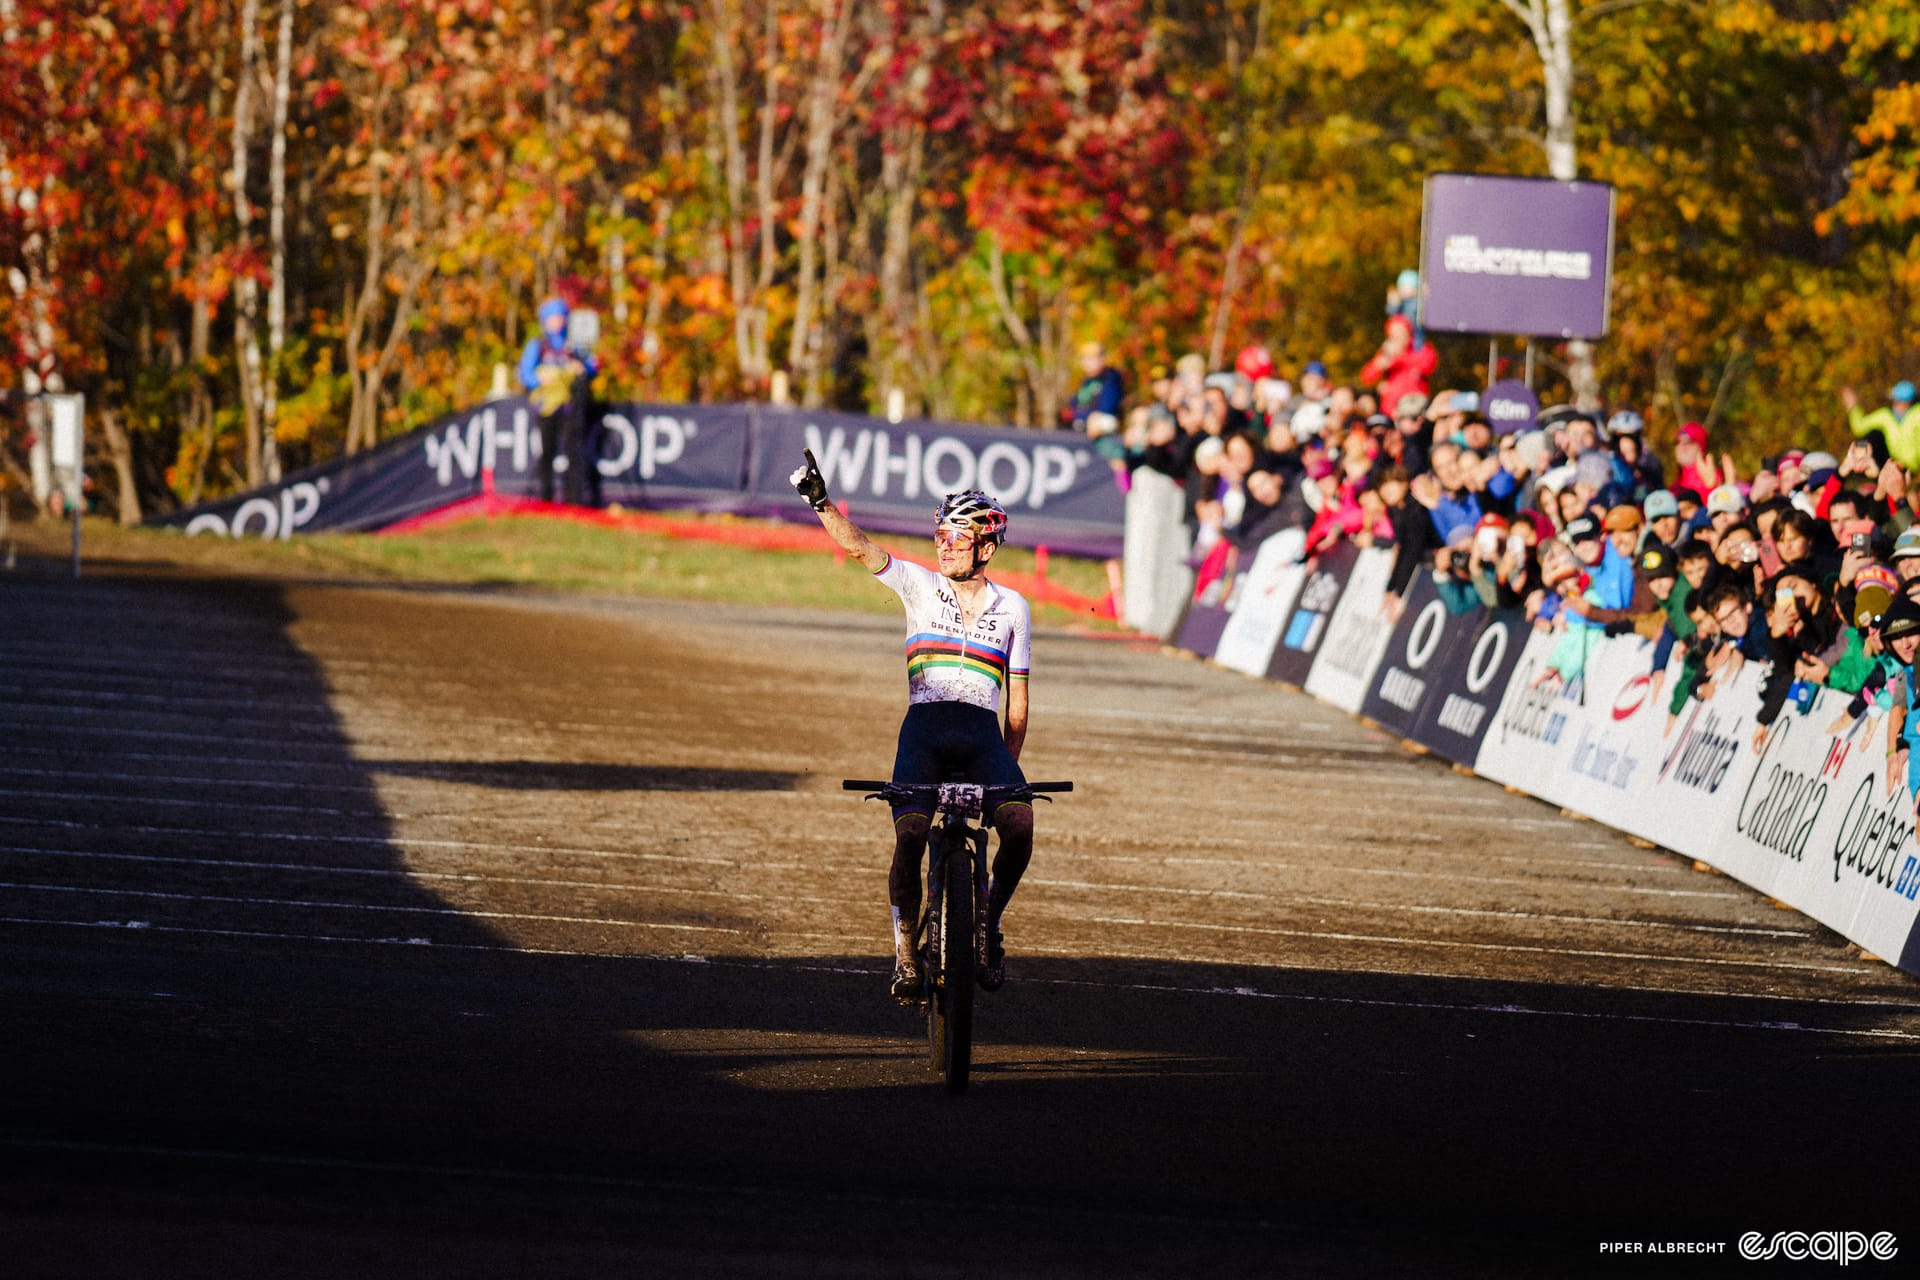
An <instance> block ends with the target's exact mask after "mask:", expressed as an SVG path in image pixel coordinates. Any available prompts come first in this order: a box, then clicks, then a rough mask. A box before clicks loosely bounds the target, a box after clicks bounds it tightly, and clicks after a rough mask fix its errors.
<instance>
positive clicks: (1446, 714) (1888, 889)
mask: <svg viewBox="0 0 1920 1280" xmlns="http://www.w3.org/2000/svg"><path fill="white" fill-rule="evenodd" d="M1376 555H1377V556H1378V557H1384V558H1385V559H1386V560H1387V562H1388V563H1390V560H1391V557H1390V556H1387V554H1386V553H1384V552H1381V553H1374V552H1371V551H1368V552H1360V553H1355V552H1354V551H1352V550H1351V549H1345V551H1344V554H1342V553H1341V551H1339V550H1336V551H1335V552H1332V553H1329V554H1328V555H1327V556H1324V557H1322V558H1321V560H1320V561H1319V562H1318V563H1316V564H1314V565H1312V566H1311V567H1309V566H1306V565H1299V564H1290V563H1287V562H1286V558H1285V557H1284V556H1283V554H1282V553H1281V552H1280V551H1279V550H1275V551H1274V552H1272V553H1271V554H1268V553H1267V548H1266V547H1263V548H1262V554H1261V555H1260V556H1257V557H1256V558H1255V561H1254V564H1253V566H1252V567H1251V568H1250V569H1249V570H1248V571H1247V573H1246V574H1245V575H1244V577H1243V579H1242V581H1241V582H1240V583H1239V584H1237V586H1236V589H1235V591H1234V593H1233V595H1232V597H1231V598H1230V604H1231V606H1232V607H1231V609H1230V610H1204V611H1203V610H1200V609H1197V608H1196V609H1192V610H1189V611H1188V614H1187V617H1186V619H1185V621H1184V623H1183V627H1182V642H1183V645H1185V646H1186V647H1190V648H1193V649H1194V651H1196V652H1204V651H1205V650H1206V647H1207V645H1208V644H1210V643H1214V641H1215V640H1216V639H1217V642H1218V651H1217V658H1216V660H1218V661H1221V662H1222V664H1223V665H1230V666H1232V667H1233V668H1234V669H1235V670H1240V671H1248V670H1256V669H1258V665H1259V660H1260V655H1261V653H1262V652H1263V651H1264V650H1265V649H1266V647H1267V646H1268V645H1269V644H1272V652H1273V657H1272V658H1271V660H1270V661H1269V662H1268V670H1269V672H1272V671H1273V670H1275V669H1276V668H1277V669H1281V670H1288V671H1294V670H1300V669H1301V667H1302V666H1304V668H1305V677H1304V679H1303V680H1302V681H1301V683H1302V684H1303V685H1304V686H1305V688H1306V689H1307V690H1308V691H1309V692H1311V693H1314V694H1316V695H1319V696H1322V697H1323V698H1324V699H1325V700H1327V701H1329V702H1332V703H1334V705H1342V706H1345V705H1347V704H1348V703H1352V702H1354V682H1355V681H1356V680H1359V679H1360V678H1361V673H1363V672H1364V673H1366V684H1365V685H1364V686H1362V688H1361V697H1360V699H1359V701H1358V702H1357V703H1355V704H1354V705H1356V706H1357V707H1358V708H1359V709H1360V711H1361V713H1362V714H1365V715H1367V716H1369V717H1370V718H1372V719H1374V720H1377V721H1378V722H1379V723H1380V724H1381V725H1382V726H1383V727H1385V728H1388V729H1389V730H1391V731H1394V732H1401V733H1403V736H1406V737H1408V738H1411V739H1412V740H1413V741H1415V742H1418V743H1420V744H1422V745H1424V746H1427V747H1429V748H1431V749H1432V750H1433V751H1434V752H1435V753H1436V754H1437V755H1439V756H1441V757H1442V758H1444V759H1448V760H1452V761H1455V762H1457V763H1461V764H1469V765H1471V766H1472V767H1473V769H1474V771H1475V772H1476V773H1479V774H1481V775H1482V776H1484V777H1486V778H1488V779H1490V780H1492V781H1495V782H1501V783H1504V784H1506V785H1509V786H1512V787H1515V788H1517V789H1519V790H1522V791H1525V792H1527V793H1529V794H1531V795H1534V796H1537V797H1539V798H1540V799H1542V800H1545V801H1547V802H1549V803H1551V804H1557V805H1560V806H1563V807H1565V808H1568V809H1570V810H1573V811H1574V812H1577V813H1580V814H1583V815H1585V816H1587V817H1591V818H1593V819H1595V820H1597V821H1600V822H1604V823H1607V824H1608V825H1611V826H1614V827H1617V828H1618V829H1620V830H1622V831H1626V832H1628V833H1630V834H1633V835H1636V836H1640V837H1641V838H1643V839H1646V840H1650V841H1653V842H1654V843H1656V844H1659V845H1661V846H1663V847H1665V848H1668V849H1671V850H1673V851H1674V852H1675V853H1678V854H1682V855H1685V856H1687V857H1691V858H1695V859H1698V860H1700V861H1702V862H1705V863H1708V864H1710V865H1712V866H1714V867H1717V868H1719V869H1720V870H1722V871H1724V872H1726V873H1727V874H1728V875H1730V876H1733V877H1734V878H1736V879H1738V880H1740V881H1742V882H1744V883H1746V884H1748V885H1750V886H1752V887H1754V888H1755V889H1758V890H1760V891H1761V892H1763V893H1766V894H1768V895H1770V896H1772V897H1774V898H1776V899H1778V900H1779V901H1781V902H1784V903H1786V904H1788V905H1790V906H1793V907H1796V908H1798V909H1800V910H1801V911H1804V912H1806V913H1807V914H1808V915H1809V916H1812V917H1813V918H1814V919H1816V920H1818V921H1820V922H1821V923H1823V924H1825V925H1827V926H1828V927H1830V928H1832V929H1834V930H1836V931H1837V932H1839V933H1841V934H1842V935H1844V936H1845V937H1847V938H1849V939H1851V940H1852V941H1854V942H1856V943H1858V944H1859V945H1860V946H1861V947H1862V948H1864V949H1865V950H1866V951H1868V952H1870V953H1871V954H1873V955H1875V956H1879V957H1881V958H1883V959H1885V960H1888V961H1890V962H1892V963H1895V964H1897V965H1898V966H1899V967H1900V968H1902V969H1905V970H1907V971H1908V972H1913V973H1920V845H1917V844H1916V842H1915V825H1916V822H1915V802H1914V797H1913V796H1912V795H1911V794H1910V793H1909V791H1908V789H1907V786H1906V780H1905V779H1904V778H1898V779H1893V780H1889V779H1888V778H1887V776H1886V769H1887V755H1886V751H1885V742H1886V733H1887V728H1886V721H1885V717H1884V716H1883V715H1879V714H1869V715H1867V716H1866V717H1864V718H1862V719H1861V720H1860V721H1858V722H1855V723H1853V724H1852V725H1851V726H1848V725H1847V724H1845V723H1844V722H1843V718H1842V712H1843V710H1844V708H1845V707H1846V705H1847V703H1848V701H1849V699H1848V697H1847V695H1845V694H1841V693H1838V692H1834V691H1829V690H1821V691H1820V692H1819V693H1818V694H1817V696H1816V697H1815V698H1814V699H1813V702H1812V706H1811V707H1810V708H1808V709H1807V710H1805V711H1801V710H1799V709H1797V708H1796V707H1795V706H1794V705H1793V704H1792V703H1789V704H1788V706H1787V708H1786V709H1785V710H1784V711H1783V712H1782V713H1781V715H1780V716H1779V717H1778V719H1777V720H1776V721H1775V723H1774V724H1773V725H1772V726H1771V727H1770V731H1769V732H1768V733H1767V734H1766V735H1765V737H1764V739H1763V740H1762V741H1761V742H1760V745H1759V749H1758V750H1756V749H1755V729H1756V727H1757V717H1758V713H1759V709H1760V688H1761V684H1762V682H1763V681H1764V680H1765V678H1766V675H1767V669H1766V668H1765V666H1764V665H1761V664H1756V663H1748V664H1746V665H1745V666H1743V667H1742V668H1741V669H1740V670H1739V671H1738V672H1737V673H1736V674H1735V675H1734V676H1733V677H1731V678H1730V679H1728V680H1726V681H1725V683H1724V686H1723V687H1721V688H1719V689H1717V690H1716V691H1715V692H1714V694H1713V696H1712V698H1711V699H1710V700H1709V701H1705V702H1703V701H1700V700H1699V699H1697V698H1693V699H1689V700H1687V701H1686V702H1685V704H1684V705H1683V706H1682V707H1681V709H1680V711H1679V713H1678V714H1673V713H1670V712H1669V711H1668V707H1669V705H1670V704H1671V700H1672V684H1671V681H1672V680H1675V679H1678V677H1679V671H1680V663H1679V661H1678V655H1677V654H1676V655H1675V657H1674V660H1673V661H1672V663H1671V665H1670V667H1669V669H1668V670H1666V671H1661V672H1655V671H1654V670H1653V669H1652V654H1653V646H1652V643H1651V642H1650V641H1647V640H1645V639H1642V638H1640V637H1638V636H1632V635H1628V636H1619V637H1603V636H1600V635H1599V634H1598V633H1597V632H1596V633H1595V634H1594V635H1593V636H1592V637H1591V644H1590V647H1589V648H1588V649H1587V651H1586V661H1585V666H1584V668H1583V669H1582V671H1581V672H1580V674H1579V675H1578V677H1577V678H1575V679H1574V680H1572V681H1570V682H1568V681H1563V680H1560V679H1558V678H1554V679H1543V678H1542V673H1544V672H1546V671H1547V670H1548V667H1549V658H1550V656H1551V655H1552V654H1553V652H1554V648H1555V646H1556V644H1558V643H1559V641H1560V638H1561V637H1560V635H1559V633H1555V632H1550V631H1541V630H1538V629H1536V628H1535V627H1533V626H1532V625H1531V624H1529V623H1528V622H1527V620H1526V619H1525V617H1524V615H1523V614H1522V613H1521V612H1520V611H1518V610H1497V611H1488V610H1475V611H1474V612H1473V613H1470V614H1466V615H1460V616H1457V617H1455V616H1447V612H1446V609H1445V606H1444V605H1443V604H1441V602H1440V601H1439V600H1438V599H1437V598H1435V595H1434V593H1433V588H1432V584H1431V581H1430V579H1429V578H1428V577H1427V576H1426V575H1421V576H1420V577H1418V578H1416V579H1415V580H1414V583H1413V584H1412V586H1411V587H1410V588H1409V590H1408V592H1407V597H1406V599H1407V604H1406V607H1405V609H1404V610H1403V611H1402V614H1401V617H1400V620H1399V622H1398V623H1397V624H1396V625H1395V626H1393V627H1392V628H1388V627H1386V626H1385V625H1384V623H1383V621H1382V620H1380V619H1379V618H1378V616H1377V612H1378V607H1379V592H1380V587H1381V583H1383V582H1384V575H1383V571H1382V570H1381V569H1380V568H1379V565H1380V563H1381V560H1380V559H1379V558H1376ZM1376 576H1379V577H1380V579H1381V582H1380V583H1376V582H1375V578H1376ZM1288 592H1294V593H1296V595H1297V598H1296V599H1295V600H1294V601H1293V603H1292V606H1291V607H1290V608H1288V607H1287V606H1285V605H1284V604H1283V603H1281V602H1282V601H1284V600H1285V597H1286V594H1287V593H1288ZM1221 614H1224V615H1225V616H1224V618H1222V617H1220V616H1219V615H1221ZM1282 614H1284V621H1276V619H1277V617H1278V616H1279V615H1282ZM1216 627H1218V628H1219V630H1218V631H1217V632H1216V631H1215V628H1216ZM1276 635H1277V636H1278V637H1279V638H1278V642H1277V643H1275V642H1274V639H1273V638H1274V637H1275V636H1276ZM1290 664H1298V665H1290ZM1348 709H1349V710H1352V709H1353V707H1352V706H1349V707H1348Z"/></svg>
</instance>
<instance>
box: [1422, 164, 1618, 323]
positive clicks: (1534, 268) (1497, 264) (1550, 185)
mask: <svg viewBox="0 0 1920 1280" xmlns="http://www.w3.org/2000/svg"><path fill="white" fill-rule="evenodd" d="M1420 281H1421V290H1422V301H1421V309H1420V317H1421V322H1422V323H1423V324H1424V325H1425V326H1426V328H1427V329H1428V330H1429V331H1431V332H1435V333H1494V334H1501V333H1511V334H1525V335H1528V336H1532V337H1543V338H1598V337H1600V336H1602V335H1603V334H1605V333H1606V331H1607V307H1608V301H1609V294H1610V292H1611V289H1612V284H1613V187H1612V186H1611V185H1610V184H1608V183H1605V182H1556V181H1554V180H1553V179H1550V178H1509V177H1500V176H1494V175H1488V174H1470V173H1436V174H1431V175H1429V176H1428V178H1427V189H1426V203H1425V207H1424V210H1423V212H1422V215H1421V223H1420Z"/></svg>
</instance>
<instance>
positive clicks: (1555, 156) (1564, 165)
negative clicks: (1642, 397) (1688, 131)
mask: <svg viewBox="0 0 1920 1280" xmlns="http://www.w3.org/2000/svg"><path fill="white" fill-rule="evenodd" d="M1500 2H1501V3H1502V4H1503V5H1505V6H1506V7H1507V9H1508V10H1509V11H1510V12H1511V13H1513V15H1514V16H1515V17H1517V18H1519V19H1520V21H1521V22H1522V23H1524V24H1525V25H1526V28H1527V32H1528V34H1529V35H1531V36H1532V37H1533V48H1534V52H1535V53H1536V54H1538V55H1539V58H1540V72H1541V80H1542V83H1543V85H1544V86H1545V90H1546V116H1547V118H1546V126H1547V128H1546V135H1545V137H1544V138H1542V139H1541V150H1542V151H1544V152H1545V153H1546V159H1547V173H1548V174H1549V175H1550V176H1551V177H1553V178H1555V179H1556V180H1558V181H1560V182H1572V181H1574V180H1576V179H1577V178H1578V177H1579V176H1580V158H1579V154H1578V151H1577V150H1576V148H1575V145H1574V110H1573V78H1574V61H1573V33H1574V21H1573V0H1500ZM1487 376H1488V377H1489V378H1492V377H1493V376H1494V371H1493V370H1488V371H1487ZM1567 381H1568V383H1569V384H1570V385H1571V387H1572V390H1573V403H1574V407H1575V408H1579V409H1598V408H1599V407H1600V378H1599V374H1598V373H1597V372H1595V370H1594V367H1593V344H1592V343H1590V342H1586V341H1584V340H1581V339H1575V340H1574V341H1572V342H1569V343H1568V344H1567Z"/></svg>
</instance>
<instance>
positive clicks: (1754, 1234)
mask: <svg viewBox="0 0 1920 1280" xmlns="http://www.w3.org/2000/svg"><path fill="white" fill-rule="evenodd" d="M1898 1252H1900V1248H1899V1241H1898V1240H1896V1239H1895V1238H1894V1235H1893V1232H1891V1231H1881V1232H1877V1233H1875V1234H1874V1235H1873V1236H1871V1237H1869V1236H1868V1235H1867V1233H1866V1232H1864V1231H1776V1232H1774V1233H1773V1234H1772V1235H1771V1236H1769V1235H1767V1234H1766V1233H1764V1232H1760V1231H1749V1232H1747V1233H1746V1234H1745V1235H1743V1236H1741V1237H1740V1256H1741V1257H1743V1258H1746V1259H1748V1260H1750V1261H1753V1262H1772V1261H1773V1260H1774V1259H1776V1258H1785V1259H1787V1260H1788V1261H1790V1262H1806V1261H1809V1260H1811V1261H1814V1262H1837V1263H1839V1264H1840V1265H1841V1266H1843V1267H1844V1266H1846V1265H1847V1264H1849V1263H1853V1262H1866V1261H1873V1262H1888V1261H1891V1260H1892V1258H1893V1256H1894V1255H1895V1254H1896V1253H1898Z"/></svg>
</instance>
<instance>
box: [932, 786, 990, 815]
mask: <svg viewBox="0 0 1920 1280" xmlns="http://www.w3.org/2000/svg"><path fill="white" fill-rule="evenodd" d="M986 795H987V793H986V791H985V790H984V789H982V788H980V787H977V786H975V785H974V784H973V783H971V782H943V783H941V784H940V812H942V813H953V814H958V815H960V816H961V817H965V818H977V817H979V816H980V808H981V804H982V802H983V801H985V799H986Z"/></svg>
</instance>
